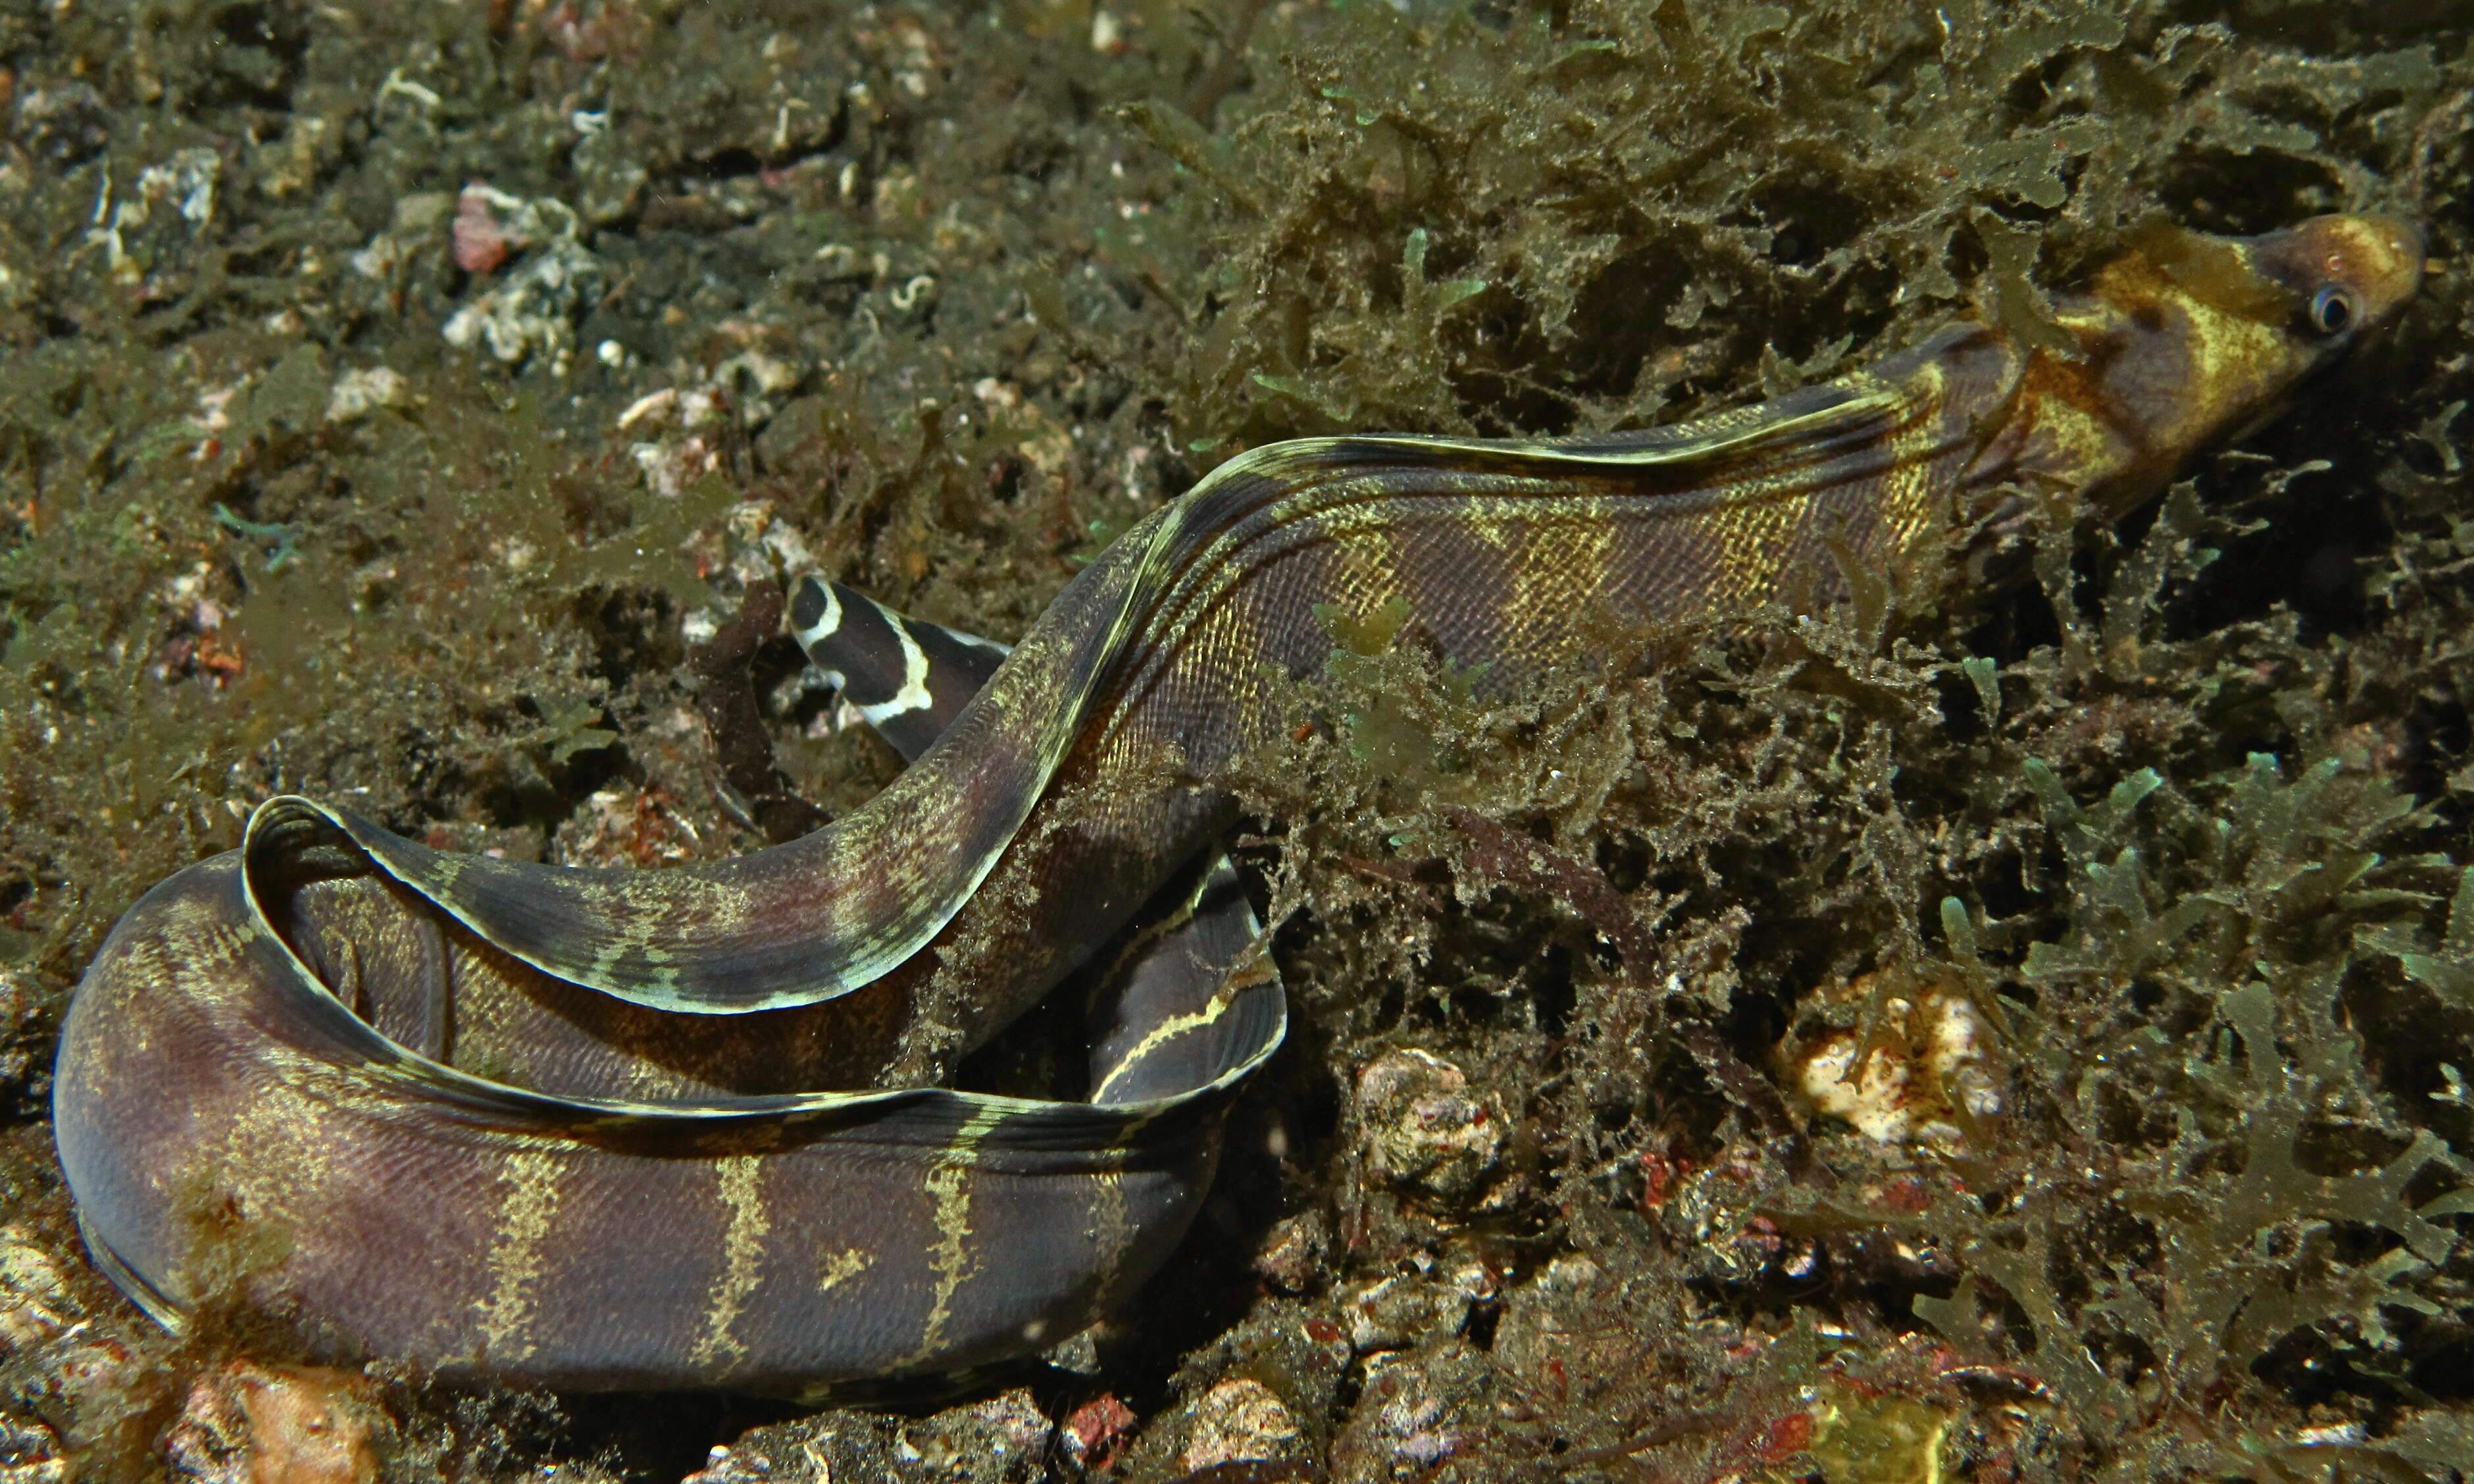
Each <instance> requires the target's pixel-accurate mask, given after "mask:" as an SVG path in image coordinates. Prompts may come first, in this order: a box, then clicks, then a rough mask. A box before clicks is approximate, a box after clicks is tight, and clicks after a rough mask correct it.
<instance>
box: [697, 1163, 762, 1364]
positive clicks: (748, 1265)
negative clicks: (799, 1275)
mask: <svg viewBox="0 0 2474 1484" xmlns="http://www.w3.org/2000/svg"><path fill="white" fill-rule="evenodd" d="M714 1165H715V1168H714V1174H715V1176H716V1179H717V1181H718V1193H719V1195H720V1196H721V1204H722V1205H723V1207H724V1208H726V1209H728V1210H729V1212H730V1219H729V1224H728V1226H727V1227H725V1228H724V1229H723V1232H722V1236H721V1276H720V1277H719V1278H718V1279H717V1280H716V1281H715V1283H714V1292H713V1303H712V1304H709V1305H707V1306H706V1309H705V1330H704V1333H702V1334H700V1335H698V1336H697V1337H696V1342H695V1345H694V1347H693V1348H692V1349H691V1350H690V1351H689V1352H688V1354H689V1357H690V1358H691V1359H692V1360H694V1361H695V1363H696V1364H698V1365H711V1364H713V1363H714V1362H716V1361H719V1360H735V1359H737V1358H739V1357H740V1356H741V1355H744V1354H746V1353H747V1346H746V1344H745V1343H744V1342H742V1341H741V1340H740V1339H739V1338H738V1337H737V1336H736V1335H734V1334H732V1333H731V1332H730V1331H731V1327H732V1326H734V1325H736V1324H738V1323H739V1316H740V1314H742V1313H744V1312H746V1309H747V1301H748V1298H749V1297H750V1296H751V1295H753V1294H754V1293H755V1292H756V1279H757V1272H758V1269H759V1268H760V1267H761V1266H762V1265H763V1263H764V1234H765V1233H767V1232H769V1231H771V1230H772V1227H773V1218H772V1214H771V1213H770V1212H768V1211H767V1210H766V1209H764V1190H763V1189H762V1188H761V1187H762V1185H763V1182H764V1156H763V1155H754V1154H741V1155H733V1156H731V1157H729V1158H727V1159H723V1160H716V1161H714Z"/></svg>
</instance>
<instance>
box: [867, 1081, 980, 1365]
mask: <svg viewBox="0 0 2474 1484" xmlns="http://www.w3.org/2000/svg"><path fill="white" fill-rule="evenodd" d="M1007 1116H1008V1114H1007V1111H1006V1109H1004V1108H1003V1107H1001V1106H999V1105H997V1104H995V1103H993V1102H989V1103H979V1104H975V1105H973V1107H972V1109H971V1115H970V1117H969V1118H967V1119H965V1120H963V1123H962V1126H961V1127H960V1128H958V1129H957V1130H955V1131H954V1139H953V1142H952V1143H951V1144H950V1145H948V1146H947V1147H946V1150H945V1153H944V1155H943V1157H942V1158H940V1159H939V1160H938V1161H936V1168H935V1169H934V1170H933V1171H931V1172H930V1173H929V1176H928V1180H927V1187H928V1194H929V1197H930V1199H932V1200H934V1202H935V1203H936V1213H935V1214H936V1241H935V1245H934V1247H932V1248H930V1249H929V1254H928V1260H929V1263H930V1264H931V1265H932V1266H933V1267H934V1269H935V1270H936V1293H935V1297H934V1300H933V1301H932V1302H931V1303H930V1304H929V1306H928V1320H927V1323H925V1324H924V1325H922V1326H920V1329H919V1345H918V1348H917V1349H915V1350H913V1351H912V1352H910V1354H909V1355H908V1356H905V1357H904V1359H903V1361H902V1363H901V1365H900V1366H897V1367H895V1368H894V1369H896V1370H900V1369H904V1368H907V1367H910V1366H912V1365H916V1364H919V1363H920V1362H923V1361H925V1360H928V1359H929V1358H931V1357H932V1356H934V1354H935V1353H936V1351H937V1349H938V1348H939V1347H940V1346H942V1345H943V1344H944V1342H945V1324H946V1321H948V1320H950V1319H951V1318H953V1314H954V1295H955V1294H957V1293H958V1292H960V1291H961V1287H962V1284H963V1283H964V1282H966V1281H969V1279H970V1277H971V1275H972V1273H973V1272H975V1271H976V1270H977V1269H978V1267H979V1259H978V1258H976V1257H973V1256H972V1252H971V1175H972V1172H973V1171H975V1170H977V1169H978V1168H979V1165H980V1140H982V1139H983V1138H985V1137H987V1136H988V1134H989V1132H990V1131H991V1130H993V1129H995V1128H996V1126H997V1125H998V1124H1001V1123H1003V1122H1005V1120H1006V1118H1007Z"/></svg>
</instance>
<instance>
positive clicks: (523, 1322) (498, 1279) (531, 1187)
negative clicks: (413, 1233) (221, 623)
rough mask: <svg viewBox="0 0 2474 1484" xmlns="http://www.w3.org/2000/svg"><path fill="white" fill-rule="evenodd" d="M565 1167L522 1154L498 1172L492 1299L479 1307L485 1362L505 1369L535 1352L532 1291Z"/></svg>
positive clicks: (538, 1154)
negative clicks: (499, 1191)
mask: <svg viewBox="0 0 2474 1484" xmlns="http://www.w3.org/2000/svg"><path fill="white" fill-rule="evenodd" d="M565 1173H566V1161H564V1160H562V1159H560V1158H559V1156H558V1155H557V1154H555V1153H552V1152H549V1151H545V1150H524V1151H520V1152H518V1153H514V1154H510V1155H508V1156H507V1161H506V1163H505V1164H504V1165H503V1166H501V1167H500V1169H499V1171H498V1184H499V1185H500V1186H502V1187H503V1188H504V1189H505V1191H506V1195H505V1197H504V1199H503V1200H501V1201H500V1202H499V1204H498V1230H497V1234H496V1235H495V1236H493V1237H492V1238H491V1241H490V1257H489V1263H488V1271H489V1274H490V1295H489V1297H488V1298H486V1299H483V1300H482V1301H481V1324H480V1329H481V1343H482V1346H483V1348H484V1352H485V1358H487V1359H489V1360H491V1361H494V1362H497V1363H500V1364H503V1363H505V1362H507V1361H511V1360H522V1359H525V1358H526V1357H528V1356H530V1355H531V1354H532V1352H533V1351H534V1348H535V1347H534V1345H533V1342H532V1338H531V1330H532V1323H533V1299H534V1289H535V1288H537V1287H538V1286H539V1285H540V1282H541V1276H542V1250H543V1247H544V1244H545V1243H546V1242H547V1240H548V1239H549V1228H550V1219H551V1218H552V1217H553V1216H555V1215H557V1214H558V1198H559V1181H560V1177H561V1176H562V1175H564V1174H565Z"/></svg>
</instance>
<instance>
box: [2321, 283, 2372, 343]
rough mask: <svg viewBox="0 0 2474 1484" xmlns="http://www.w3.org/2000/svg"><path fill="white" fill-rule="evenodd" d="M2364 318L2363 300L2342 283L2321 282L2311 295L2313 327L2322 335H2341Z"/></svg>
mask: <svg viewBox="0 0 2474 1484" xmlns="http://www.w3.org/2000/svg"><path fill="white" fill-rule="evenodd" d="M2362 318H2363V304H2362V300H2361V299H2358V298H2356V297H2355V294H2354V291H2353V290H2352V289H2349V288H2346V287H2345V286H2344V285H2342V284H2339V283H2324V284H2321V285H2320V286H2319V292H2318V293H2316V294H2314V295H2312V296H2311V327H2312V328H2313V329H2315V330H2317V331H2318V332H2319V333H2320V334H2322V335H2341V334H2343V333H2345V331H2347V330H2349V329H2352V328H2353V327H2354V325H2355V324H2356V323H2358V322H2359V321H2360V320H2361V319H2362Z"/></svg>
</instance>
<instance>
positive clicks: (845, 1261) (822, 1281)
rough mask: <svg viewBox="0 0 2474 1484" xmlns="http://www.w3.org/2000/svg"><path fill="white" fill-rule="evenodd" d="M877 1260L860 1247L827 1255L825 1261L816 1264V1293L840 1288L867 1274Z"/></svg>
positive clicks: (847, 1248) (846, 1248) (848, 1248)
mask: <svg viewBox="0 0 2474 1484" xmlns="http://www.w3.org/2000/svg"><path fill="white" fill-rule="evenodd" d="M875 1260H876V1258H875V1257H873V1256H872V1255H870V1254H869V1253H868V1252H866V1251H865V1250H864V1249H862V1248H858V1247H845V1248H843V1249H842V1250H841V1251H839V1252H831V1253H827V1254H825V1256H824V1258H823V1260H821V1261H819V1262H818V1263H817V1264H816V1291H817V1292H818V1293H823V1292H825V1291H827V1290H828V1289H832V1288H838V1287H840V1286H841V1285H842V1284H843V1283H846V1282H848V1281H851V1280H852V1279H854V1278H857V1277H859V1276H860V1275H861V1273H864V1272H866V1271H867V1266H868V1264H869V1263H871V1262H874V1261H875Z"/></svg>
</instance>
